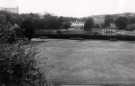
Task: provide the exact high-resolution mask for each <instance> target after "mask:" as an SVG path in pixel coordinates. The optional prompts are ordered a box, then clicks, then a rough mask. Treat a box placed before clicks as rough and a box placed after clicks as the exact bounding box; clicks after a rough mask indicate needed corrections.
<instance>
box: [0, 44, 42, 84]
mask: <svg viewBox="0 0 135 86" xmlns="http://www.w3.org/2000/svg"><path fill="white" fill-rule="evenodd" d="M36 54H37V52H35V51H33V49H32V48H29V49H27V52H26V50H25V49H24V47H23V46H21V45H20V44H14V45H13V44H12V45H11V44H1V45H0V86H3V84H4V85H5V86H41V80H43V79H42V73H41V72H40V70H39V68H38V67H37V66H36V60H35V59H34V57H35V55H36Z"/></svg>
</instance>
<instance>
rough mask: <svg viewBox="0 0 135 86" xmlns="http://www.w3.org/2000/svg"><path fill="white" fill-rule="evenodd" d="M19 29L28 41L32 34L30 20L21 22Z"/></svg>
mask: <svg viewBox="0 0 135 86" xmlns="http://www.w3.org/2000/svg"><path fill="white" fill-rule="evenodd" d="M21 28H23V29H24V35H25V36H26V37H27V38H28V39H29V40H30V39H31V38H32V37H33V34H34V26H33V22H32V21H31V20H29V19H28V20H25V21H23V22H22V26H21Z"/></svg>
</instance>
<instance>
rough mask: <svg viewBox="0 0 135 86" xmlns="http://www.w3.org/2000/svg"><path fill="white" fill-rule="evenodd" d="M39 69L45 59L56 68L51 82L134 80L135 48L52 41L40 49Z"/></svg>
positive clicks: (114, 44) (130, 46)
mask: <svg viewBox="0 0 135 86" xmlns="http://www.w3.org/2000/svg"><path fill="white" fill-rule="evenodd" d="M37 47H38V48H39V50H41V52H40V57H39V58H38V60H39V61H40V66H41V67H42V70H43V71H44V70H45V65H44V62H45V60H46V58H45V57H49V59H48V63H49V64H52V65H54V66H55V68H53V69H51V71H50V72H49V75H48V76H49V78H50V79H56V80H64V81H80V82H81V81H85V82H91V81H94V82H97V83H104V82H105V83H106V82H108V83H117V82H118V83H127V82H129V83H130V81H133V82H134V80H135V44H134V43H129V42H109V41H75V40H60V39H59V40H49V41H48V42H45V43H41V44H39V45H38V46H37Z"/></svg>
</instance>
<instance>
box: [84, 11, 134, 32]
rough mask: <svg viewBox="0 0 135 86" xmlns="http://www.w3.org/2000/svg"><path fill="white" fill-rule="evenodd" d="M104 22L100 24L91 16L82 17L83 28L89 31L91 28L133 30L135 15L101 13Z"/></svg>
mask: <svg viewBox="0 0 135 86" xmlns="http://www.w3.org/2000/svg"><path fill="white" fill-rule="evenodd" d="M97 17H98V16H97ZM102 19H103V20H104V22H101V23H100V24H99V23H98V24H97V23H96V22H95V21H94V18H93V17H86V18H82V20H83V21H85V25H84V30H86V31H88V30H89V31H90V30H91V29H92V28H109V29H111V28H113V29H118V30H128V31H132V30H135V15H134V14H126V13H125V14H115V15H102Z"/></svg>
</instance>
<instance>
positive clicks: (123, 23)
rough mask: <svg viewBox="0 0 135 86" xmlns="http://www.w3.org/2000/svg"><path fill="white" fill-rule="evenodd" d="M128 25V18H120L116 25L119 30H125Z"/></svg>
mask: <svg viewBox="0 0 135 86" xmlns="http://www.w3.org/2000/svg"><path fill="white" fill-rule="evenodd" d="M127 24H128V19H127V18H126V17H119V18H117V19H116V21H115V25H116V26H117V27H118V29H121V30H125V29H126V27H127Z"/></svg>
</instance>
